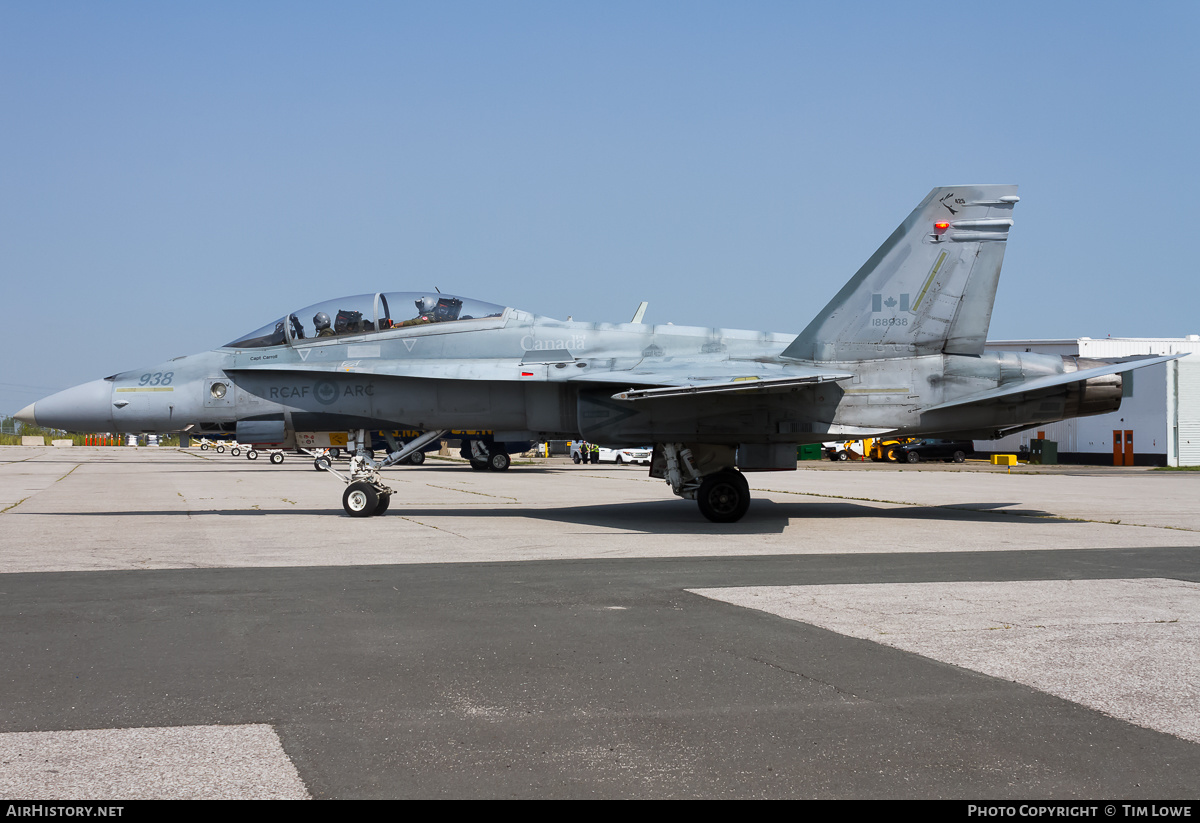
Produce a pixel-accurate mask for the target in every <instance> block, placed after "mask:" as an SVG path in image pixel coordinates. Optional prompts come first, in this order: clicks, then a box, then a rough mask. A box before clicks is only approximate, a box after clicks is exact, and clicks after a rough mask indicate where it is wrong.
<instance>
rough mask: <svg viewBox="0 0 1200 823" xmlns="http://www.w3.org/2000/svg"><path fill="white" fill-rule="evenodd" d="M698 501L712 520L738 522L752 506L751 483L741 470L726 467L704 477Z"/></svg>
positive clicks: (697, 497) (703, 512)
mask: <svg viewBox="0 0 1200 823" xmlns="http://www.w3.org/2000/svg"><path fill="white" fill-rule="evenodd" d="M696 502H697V503H698V504H699V505H700V513H701V514H703V515H704V516H705V517H707V518H708V519H709V520H711V521H712V522H714V523H736V522H737V521H738V520H741V519H742V516H743V515H744V514H745V513H746V510H747V509H749V508H750V484H749V483H747V482H746V478H745V477H744V476H743V475H742V473H741V472H739V471H735V470H734V469H724V470H722V471H719V472H717V473H716V474H710V475H709V476H708V477H706V478H704V480H703V481H702V482H701V483H700V489H699V491H697V492H696Z"/></svg>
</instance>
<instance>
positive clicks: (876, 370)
mask: <svg viewBox="0 0 1200 823" xmlns="http://www.w3.org/2000/svg"><path fill="white" fill-rule="evenodd" d="M1019 199H1020V198H1019V197H1018V196H1017V187H1016V186H1011V185H966V186H949V187H945V188H936V189H934V190H933V191H932V192H930V193H929V195H928V196H926V197H925V199H924V200H923V201H921V203H920V205H918V206H917V207H916V209H914V210H913V212H912V213H911V214H910V215H909V216H908V217H907V218H906V219H905V220H904V222H902V223H901V224H900V226H899V227H898V228H897V229H896V230H895V231H894V232H893V233H892V235H891V236H890V237H888V238H887V240H886V241H884V243H883V245H881V246H880V247H879V249H878V250H877V251H876V252H875V253H874V254H873V255H871V257H870V259H868V260H867V262H866V263H865V264H863V266H862V267H861V268H860V269H859V270H858V271H857V272H856V273H855V274H854V276H853V277H851V278H850V280H849V282H847V283H846V285H845V286H843V287H842V289H841V291H839V292H838V293H837V294H836V295H835V296H834V297H833V299H832V300H830V301H829V304H828V305H826V306H825V308H824V309H823V310H822V311H821V312H820V313H819V314H818V315H817V316H816V317H815V318H814V319H813V320H812V322H810V323H809V324H808V326H807V327H805V328H804V329H803V331H801V332H800V333H799V334H798V335H797V334H774V333H768V332H759V331H737V330H732V329H719V328H691V327H685V326H675V325H665V326H663V325H648V324H644V323H641V322H633V323H613V324H609V323H586V322H575V321H571V320H567V321H561V320H553V319H550V318H547V317H540V316H537V315H533V314H530V313H528V312H525V311H521V310H520V309H516V308H513V307H509V306H502V305H498V304H493V303H486V302H482V301H478V300H473V299H470V298H467V297H457V296H452V295H446V294H440V293H437V292H436V291H435V292H378V293H375V294H360V295H355V296H352V297H343V298H338V299H336V300H329V301H326V302H323V303H318V304H316V305H312V306H308V307H306V308H302V309H298V310H296V311H291V312H288V313H287V314H284V315H283V316H282V317H280V318H279V319H278V320H275V321H272V322H270V323H268V324H267V325H265V326H263V327H262V328H261V329H257V330H255V331H252V332H250V333H249V334H246V335H244V336H242V337H239V338H238V339H236V340H233V341H231V342H230V343H227V344H226V345H224V346H221V347H219V348H217V349H214V350H213V351H210V352H205V353H203V354H196V355H191V356H188V357H179V358H175V359H174V360H169V361H167V362H165V363H159V364H157V365H154V366H150V367H147V368H143V369H135V370H133V371H127V372H120V373H118V374H113V375H110V376H109V377H105V378H103V379H101V380H95V381H92V382H90V383H85V384H83V385H80V386H76V387H74V388H71V389H67V390H65V391H62V392H59V393H58V394H55V395H52V396H50V397H48V398H46V399H44V400H39V401H38V402H36V403H35V404H33V405H31V406H29V407H27V408H25V409H23V410H22V411H21V412H20V413H19V414H18V415H17V417H18V419H20V420H23V421H26V422H30V423H36V424H37V425H40V426H49V427H54V428H61V429H68V430H74V431H119V432H186V433H190V434H194V435H207V434H217V433H231V434H233V435H234V436H235V437H236V439H237V440H238V441H239V442H244V443H277V444H283V445H285V446H289V447H292V446H296V447H301V448H316V447H319V446H328V445H330V443H331V442H332V440H331V438H333V437H338V438H341V439H340V440H339V441H338V442H346V443H348V444H349V445H350V447H351V448H350V450H351V452H352V453H353V454H354V457H353V459H352V460H351V465H350V469H349V470H348V471H347V472H345V473H342V472H329V473H328V476H331V477H334V476H336V477H338V478H339V479H340V480H341V481H342V482H344V483H345V489H344V493H343V495H342V503H343V507H344V509H345V511H346V513H347V514H349V515H350V516H352V517H366V516H370V515H379V514H382V513H383V512H384V511H386V510H387V508H388V506H389V504H390V502H391V497H392V494H393V493H394V492H393V490H392V489H391V488H390V487H388V486H387V485H386V483H385V482H384V478H383V475H382V474H381V470H382V469H384V468H386V467H388V466H392V465H395V464H397V463H399V462H400V461H402V460H404V459H405V458H406V457H408V455H410V454H412V453H413V452H415V451H417V450H419V449H421V447H422V446H424V445H425V444H427V443H429V442H431V441H433V440H435V439H438V438H440V437H443V436H444V434H445V432H447V431H448V430H479V431H490V432H492V434H490V435H487V436H481V437H478V438H476V439H475V440H473V441H472V442H471V443H470V451H469V454H470V456H471V458H472V460H473V463H474V464H475V465H476V466H478V467H486V466H488V465H489V464H493V463H492V461H494V465H495V466H496V467H497V468H504V467H507V459H508V451H507V448H506V446H505V444H506V443H513V442H517V441H531V440H547V439H566V438H582V439H585V440H588V441H590V442H593V443H602V444H604V445H606V446H612V447H625V446H641V445H644V444H646V443H653V444H654V456H653V460H652V462H651V467H650V474H651V476H653V477H656V478H661V479H663V480H665V481H666V482H667V483H669V484H670V487H671V490H672V491H673V492H674V493H675V494H676V495H678V496H680V497H683V498H688V499H694V500H696V502H697V503H698V504H699V508H700V511H701V512H702V513H703V515H704V516H705V517H707V518H708V519H709V520H712V521H714V522H718V523H729V522H734V521H737V520H739V519H740V518H741V517H742V516H743V515H744V514H745V513H746V511H747V508H748V506H749V504H750V492H749V485H748V483H747V481H746V477H745V474H746V473H747V472H752V471H779V470H789V469H790V470H794V469H795V468H796V446H797V444H803V443H817V442H822V441H826V440H846V439H857V438H862V437H878V436H881V435H891V436H937V437H944V438H948V439H959V438H961V439H975V440H979V439H988V438H997V437H1002V436H1004V435H1007V434H1010V433H1012V432H1016V431H1020V430H1023V429H1028V428H1032V427H1034V426H1041V425H1044V424H1047V423H1051V422H1054V421H1057V420H1062V419H1064V418H1069V417H1080V416H1085V415H1092V414H1102V413H1105V412H1109V411H1113V410H1115V409H1117V408H1118V407H1119V405H1120V403H1121V380H1122V378H1121V374H1122V373H1123V372H1126V371H1129V370H1131V369H1135V368H1140V367H1143V366H1148V365H1151V364H1153V363H1160V362H1163V361H1164V360H1169V359H1172V358H1173V357H1174V356H1166V357H1150V358H1145V359H1140V360H1136V361H1131V362H1110V361H1101V360H1085V359H1082V358H1077V357H1059V356H1050V355H1040V354H1017V353H1010V352H989V351H985V350H984V342H985V340H986V338H987V331H988V325H989V323H990V320H991V314H992V304H993V302H994V300H995V296H996V286H997V283H998V282H999V277H1000V267H1001V263H1002V261H1003V258H1004V248H1005V245H1006V242H1007V240H1008V235H1009V231H1010V229H1011V228H1012V225H1013V220H1012V214H1013V208H1014V206H1015V205H1016V204H1017V202H1018V200H1019ZM642 308H643V309H644V307H642ZM634 319H635V320H636V321H640V320H641V310H639V313H638V314H637V315H636V316H635V318H634ZM393 429H416V430H420V431H422V432H424V434H423V435H422V436H421V437H418V438H415V439H412V440H409V441H408V442H406V443H403V444H400V443H398V442H395V441H392V445H391V447H389V450H388V452H389V453H388V454H387V456H386V457H383V458H381V459H376V458H375V457H374V455H373V454H372V452H371V450H370V443H371V437H370V435H369V432H370V431H372V430H385V431H386V430H393Z"/></svg>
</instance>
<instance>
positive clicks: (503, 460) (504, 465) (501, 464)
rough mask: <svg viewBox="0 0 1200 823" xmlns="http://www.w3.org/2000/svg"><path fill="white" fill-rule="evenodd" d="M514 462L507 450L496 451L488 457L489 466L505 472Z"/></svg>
mask: <svg viewBox="0 0 1200 823" xmlns="http://www.w3.org/2000/svg"><path fill="white" fill-rule="evenodd" d="M511 464H512V460H511V459H510V458H509V456H508V454H506V453H505V452H496V453H495V454H493V455H492V456H491V457H489V458H488V468H489V469H491V470H492V471H497V472H505V471H508V467H509V466H510V465H511Z"/></svg>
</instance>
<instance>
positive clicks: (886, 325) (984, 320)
mask: <svg viewBox="0 0 1200 823" xmlns="http://www.w3.org/2000/svg"><path fill="white" fill-rule="evenodd" d="M1019 199H1020V198H1018V197H1017V187H1016V186H1000V185H987V186H947V187H944V188H937V189H934V190H933V191H931V192H930V193H929V195H928V196H927V197H926V198H925V199H924V200H923V201H922V202H921V205H919V206H917V208H916V209H914V210H913V212H912V214H910V215H909V216H908V218H907V219H906V220H905V221H904V222H903V223H901V224H900V226H899V227H898V228H897V229H896V230H895V231H894V232H892V235H891V237H889V238H888V239H887V240H886V241H885V242H884V244H883V245H882V246H880V247H879V248H878V249H877V250H876V251H875V253H874V254H873V255H871V257H870V259H869V260H867V262H866V263H864V264H863V266H862V268H860V269H859V270H858V272H857V273H855V275H854V277H852V278H851V279H850V282H848V283H847V284H846V285H845V286H843V287H842V290H841V291H839V292H838V293H837V296H835V297H834V298H833V300H831V301H830V302H829V305H827V306H826V307H825V308H824V309H823V310H822V311H821V312H820V314H818V315H817V316H816V318H815V319H814V320H813V321H812V322H811V323H809V324H808V327H807V328H805V329H804V331H802V332H801V333H800V334H799V335H798V336H797V337H796V339H795V340H793V341H792V342H791V344H790V345H789V346H788V347H787V348H786V349H785V350H784V351H783V356H784V357H792V358H796V359H798V360H879V359H884V358H890V357H907V356H912V355H914V354H941V353H945V354H980V353H981V352H982V351H983V345H984V342H985V341H986V339H987V331H988V325H989V323H990V322H991V317H992V304H993V302H994V301H995V299H996V286H997V284H998V283H999V280H1000V265H1001V263H1003V261H1004V246H1005V241H1006V240H1007V239H1008V232H1009V229H1010V228H1011V227H1012V222H1013V221H1012V210H1013V206H1014V205H1015V204H1016V203H1017V201H1018V200H1019Z"/></svg>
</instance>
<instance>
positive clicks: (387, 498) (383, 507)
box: [374, 492, 392, 517]
mask: <svg viewBox="0 0 1200 823" xmlns="http://www.w3.org/2000/svg"><path fill="white" fill-rule="evenodd" d="M391 502H392V494H391V492H388V493H387V494H381V495H379V505H377V506H376V507H375V511H374V515H375V516H376V517H378V516H379V515H381V514H383V513H384V512H385V511H387V510H388V506H389V505H391Z"/></svg>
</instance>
